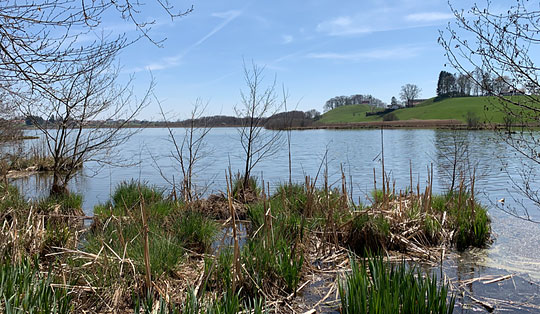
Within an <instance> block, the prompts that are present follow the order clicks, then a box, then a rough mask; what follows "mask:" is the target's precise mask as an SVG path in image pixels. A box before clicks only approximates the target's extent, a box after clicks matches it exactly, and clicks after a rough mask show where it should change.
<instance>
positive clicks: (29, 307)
mask: <svg viewBox="0 0 540 314" xmlns="http://www.w3.org/2000/svg"><path fill="white" fill-rule="evenodd" d="M51 283H52V277H51V275H50V274H48V275H43V274H42V273H41V272H40V268H39V262H38V260H37V259H34V260H33V261H32V260H30V259H24V260H22V261H21V262H20V263H16V264H11V263H1V264H0V311H2V312H3V313H71V312H72V310H73V308H72V306H71V304H70V302H71V296H70V295H69V294H68V292H67V290H66V289H64V288H54V289H53V288H52V287H51Z"/></svg>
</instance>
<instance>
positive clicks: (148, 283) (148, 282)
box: [103, 189, 152, 289]
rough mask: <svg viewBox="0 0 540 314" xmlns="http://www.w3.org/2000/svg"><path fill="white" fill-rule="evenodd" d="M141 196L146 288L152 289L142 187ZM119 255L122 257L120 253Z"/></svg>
mask: <svg viewBox="0 0 540 314" xmlns="http://www.w3.org/2000/svg"><path fill="white" fill-rule="evenodd" d="M139 198H140V208H141V218H142V223H143V230H142V231H143V244H144V268H145V272H146V276H145V281H146V288H147V289H150V288H151V287H152V274H151V271H150V244H149V240H148V217H147V213H146V210H145V206H144V198H143V196H142V193H141V191H140V189H139ZM103 244H104V245H107V244H106V243H103ZM107 247H108V245H107ZM109 249H110V248H109ZM110 250H111V251H112V252H113V253H114V254H115V255H117V254H116V252H114V251H113V250H112V249H110ZM117 257H118V258H120V257H119V256H118V255H117Z"/></svg>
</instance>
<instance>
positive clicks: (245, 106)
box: [235, 62, 286, 191]
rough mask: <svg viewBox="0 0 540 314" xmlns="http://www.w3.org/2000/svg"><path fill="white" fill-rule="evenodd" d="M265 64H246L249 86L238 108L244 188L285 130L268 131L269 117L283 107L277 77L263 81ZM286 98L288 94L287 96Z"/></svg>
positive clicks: (246, 78)
mask: <svg viewBox="0 0 540 314" xmlns="http://www.w3.org/2000/svg"><path fill="white" fill-rule="evenodd" d="M263 72H264V67H260V66H257V65H256V64H255V63H253V62H252V64H251V67H248V66H247V65H246V64H245V63H244V80H245V82H246V86H247V89H246V90H245V91H242V92H241V105H240V106H238V107H236V108H235V111H236V115H237V116H238V117H240V118H241V122H242V126H241V127H240V128H238V133H239V135H240V143H241V145H242V148H243V151H244V154H243V155H244V161H245V167H244V173H243V174H242V175H243V178H242V188H243V190H244V191H245V189H247V188H248V186H249V179H250V176H251V170H253V168H254V167H255V165H257V163H259V161H261V160H262V159H263V158H267V157H270V156H271V155H273V154H275V153H276V152H277V151H278V149H279V147H280V146H281V144H282V133H281V131H279V130H272V131H271V130H265V129H264V123H265V122H266V117H268V116H272V115H273V114H275V113H277V112H278V111H279V109H280V108H281V103H280V102H279V101H278V98H277V95H276V91H275V87H276V80H275V78H274V80H273V81H272V82H271V83H270V85H268V86H263V84H264V76H263ZM284 99H286V96H285V97H284Z"/></svg>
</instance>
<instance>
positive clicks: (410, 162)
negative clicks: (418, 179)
mask: <svg viewBox="0 0 540 314" xmlns="http://www.w3.org/2000/svg"><path fill="white" fill-rule="evenodd" d="M409 180H410V181H411V182H410V183H411V189H410V191H409V192H410V193H411V194H412V193H413V184H412V160H410V159H409Z"/></svg>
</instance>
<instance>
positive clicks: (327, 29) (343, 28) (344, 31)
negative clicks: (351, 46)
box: [317, 16, 373, 36]
mask: <svg viewBox="0 0 540 314" xmlns="http://www.w3.org/2000/svg"><path fill="white" fill-rule="evenodd" d="M317 31H318V32H322V33H328V34H329V35H331V36H343V35H355V34H366V33H371V32H372V31H373V29H372V28H371V27H368V26H364V25H360V24H359V23H357V22H356V21H355V19H354V18H352V17H350V16H340V17H337V18H334V19H331V20H329V21H324V22H322V23H319V25H317Z"/></svg>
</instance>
